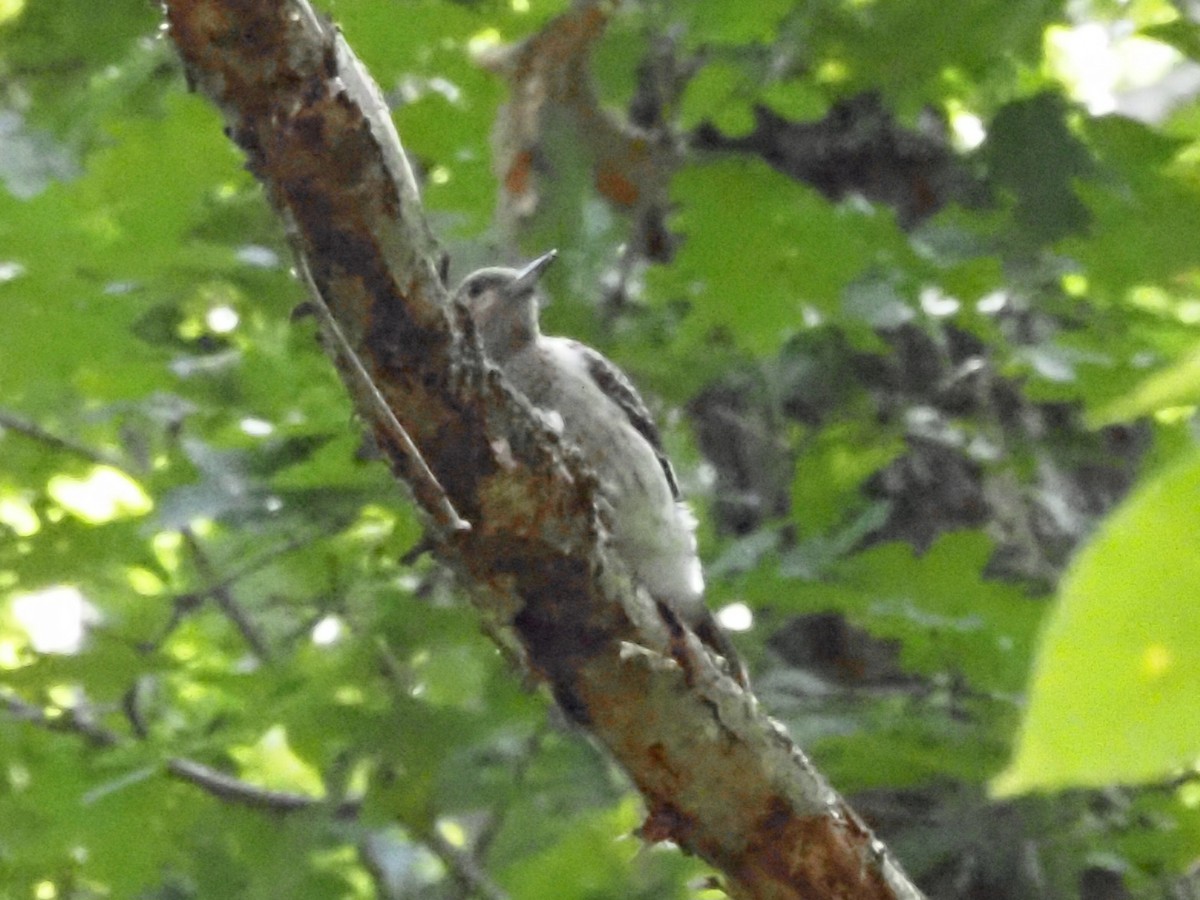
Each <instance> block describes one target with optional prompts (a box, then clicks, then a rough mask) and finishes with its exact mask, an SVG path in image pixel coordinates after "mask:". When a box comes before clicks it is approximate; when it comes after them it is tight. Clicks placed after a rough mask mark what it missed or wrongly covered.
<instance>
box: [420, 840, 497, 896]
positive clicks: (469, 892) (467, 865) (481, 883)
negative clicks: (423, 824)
mask: <svg viewBox="0 0 1200 900" xmlns="http://www.w3.org/2000/svg"><path fill="white" fill-rule="evenodd" d="M419 838H420V840H421V843H423V844H424V845H425V846H426V847H428V848H429V849H430V851H431V852H432V853H433V855H434V856H436V857H437V858H438V859H440V860H441V861H442V863H443V864H444V865H445V866H446V869H447V870H448V871H449V872H450V877H451V878H453V879H454V880H455V881H456V882H457V883H458V886H459V887H461V888H462V889H463V892H464V893H465V895H466V896H468V897H479V898H480V900H508V894H507V893H505V892H504V891H503V890H502V889H501V888H500V886H499V885H497V884H496V883H495V882H494V881H492V879H491V878H490V877H489V876H488V874H487V872H485V871H484V870H483V868H482V867H481V866H480V865H479V861H478V860H477V859H476V858H475V857H474V856H472V855H471V854H470V853H467V852H466V851H465V850H463V849H462V848H461V847H456V846H454V845H453V844H452V843H450V842H449V841H448V840H446V839H445V838H444V837H443V836H442V835H441V834H439V833H438V830H437V828H431V829H429V830H428V831H427V832H426V833H424V834H421V835H419Z"/></svg>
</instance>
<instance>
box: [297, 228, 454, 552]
mask: <svg viewBox="0 0 1200 900" xmlns="http://www.w3.org/2000/svg"><path fill="white" fill-rule="evenodd" d="M296 272H297V274H298V276H299V278H300V280H301V281H302V282H303V283H304V284H305V286H306V287H307V288H308V293H309V295H310V296H311V297H312V298H313V303H312V309H313V311H314V312H315V314H316V316H317V321H318V322H320V324H321V329H322V330H323V331H324V332H325V334H326V335H328V336H329V338H330V339H331V340H332V341H333V343H334V346H335V347H336V352H337V355H338V356H339V357H340V358H341V360H342V361H343V363H344V365H345V367H346V369H347V370H348V371H349V373H350V376H351V378H352V380H353V382H354V385H355V387H356V388H357V389H358V391H359V392H360V393H361V394H362V396H364V397H365V398H366V400H367V405H368V407H369V408H370V410H371V413H372V419H373V421H374V423H375V425H376V427H377V429H378V431H379V432H382V434H384V435H385V436H386V437H387V438H388V439H389V440H390V441H391V442H392V443H393V445H394V449H393V451H392V452H391V453H388V454H387V457H388V460H389V461H390V462H392V464H393V465H394V466H395V467H396V469H397V470H398V471H397V474H398V475H399V476H400V477H401V478H403V479H404V481H405V482H406V483H407V484H408V485H409V487H410V488H411V489H412V492H413V494H414V495H416V498H417V503H418V504H419V505H420V507H421V509H423V510H425V511H426V512H427V513H428V514H429V516H430V518H432V519H433V521H434V524H435V525H436V526H437V528H438V530H439V531H440V532H441V533H442V536H443V537H450V536H452V535H454V534H462V533H463V532H467V531H470V530H471V526H470V525H469V524H468V523H467V522H465V521H464V520H463V519H462V518H461V517H460V516H459V514H458V511H457V510H455V508H454V504H452V503H451V502H450V498H449V497H447V496H446V490H445V488H443V487H442V485H441V483H440V482H439V481H438V480H437V476H436V475H434V474H433V472H432V471H431V470H430V468H429V465H428V464H427V463H426V462H425V457H423V456H422V455H421V451H420V450H418V449H417V445H416V444H415V443H413V439H412V437H411V436H409V433H408V431H406V430H405V428H404V426H403V425H401V424H400V420H399V419H397V418H396V414H395V413H394V412H392V408H391V407H390V406H388V402H387V400H386V399H384V396H383V394H381V393H380V392H379V387H378V386H377V385H376V383H375V380H374V379H373V378H372V377H371V374H370V373H369V372H368V371H367V369H366V367H365V366H364V365H363V363H362V359H361V358H360V357H359V355H358V354H357V353H355V352H354V348H353V347H351V346H350V342H349V341H348V340H346V335H345V334H344V333H343V332H342V327H341V326H340V325H338V323H337V319H335V318H334V317H333V314H332V313H331V312H330V311H329V306H328V304H326V302H325V298H324V297H323V296H322V295H321V289H320V288H319V287H317V283H316V282H315V281H314V280H313V277H312V272H310V271H309V268H308V263H307V262H306V261H305V258H304V255H303V253H299V252H297V254H296Z"/></svg>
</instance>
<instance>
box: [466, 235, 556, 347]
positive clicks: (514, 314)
mask: <svg viewBox="0 0 1200 900" xmlns="http://www.w3.org/2000/svg"><path fill="white" fill-rule="evenodd" d="M557 256H558V251H557V250H551V251H550V252H549V253H545V254H543V255H541V256H539V257H538V258H537V259H535V260H534V261H533V262H531V263H529V264H528V265H526V266H525V267H523V268H520V269H507V268H503V267H500V266H493V267H489V268H486V269H478V270H476V271H474V272H472V273H471V274H470V275H468V276H467V277H466V278H464V279H463V280H462V284H460V285H459V286H458V290H456V291H455V292H454V299H455V300H457V301H460V302H462V303H465V304H466V306H467V308H468V309H469V310H470V311H471V317H472V318H473V319H474V320H475V327H476V328H478V329H479V335H480V337H481V338H482V339H483V349H484V350H485V351H486V352H487V355H488V356H489V357H490V358H491V359H492V361H493V362H496V363H499V362H502V361H503V360H504V359H506V358H507V357H509V356H511V355H512V354H513V353H516V352H517V351H518V350H520V349H521V348H522V347H525V346H526V345H528V344H529V343H530V342H531V341H533V340H535V339H536V338H537V336H538V306H537V286H538V281H539V280H540V279H541V277H542V273H543V272H545V271H546V267H547V266H549V265H550V263H552V262H554V260H555V258H556V257H557Z"/></svg>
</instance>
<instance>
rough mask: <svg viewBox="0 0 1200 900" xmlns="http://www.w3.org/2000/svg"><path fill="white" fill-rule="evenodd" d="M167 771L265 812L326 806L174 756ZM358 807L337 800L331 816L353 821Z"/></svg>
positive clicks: (220, 796) (356, 803) (314, 799)
mask: <svg viewBox="0 0 1200 900" xmlns="http://www.w3.org/2000/svg"><path fill="white" fill-rule="evenodd" d="M167 771H168V772H170V773H171V774H172V775H174V776H175V777H176V778H179V779H181V780H183V781H187V782H189V783H191V784H194V785H196V786H197V787H199V788H201V789H202V790H204V792H205V793H207V794H211V795H212V796H214V797H216V798H218V799H220V800H226V801H228V802H230V803H236V804H238V805H239V806H246V807H249V808H251V809H259V810H262V811H264V812H271V813H293V812H302V811H303V810H306V809H312V808H313V807H317V806H327V805H328V803H327V801H325V800H323V799H322V798H320V797H311V796H309V795H308V794H297V793H293V792H292V791H276V790H271V789H270V788H264V787H259V786H258V785H256V784H250V783H248V782H245V781H242V780H241V779H240V778H234V777H233V776H232V775H227V774H226V773H224V772H222V771H221V770H220V769H214V768H213V767H212V766H206V765H205V764H204V763H200V762H196V761H195V760H193V759H183V758H182V757H173V758H171V759H169V760H167ZM361 808H362V801H361V800H358V799H344V800H340V801H338V802H337V803H336V804H334V805H333V806H332V807H331V809H332V811H333V814H334V815H335V816H337V817H338V818H342V819H353V818H355V817H356V816H357V815H358V813H359V810H360V809H361Z"/></svg>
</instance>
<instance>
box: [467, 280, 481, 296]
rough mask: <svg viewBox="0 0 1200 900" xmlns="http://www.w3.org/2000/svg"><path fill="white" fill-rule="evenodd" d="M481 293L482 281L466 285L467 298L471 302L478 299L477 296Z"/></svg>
mask: <svg viewBox="0 0 1200 900" xmlns="http://www.w3.org/2000/svg"><path fill="white" fill-rule="evenodd" d="M482 293H483V282H482V281H472V282H471V283H470V284H468V285H467V296H468V297H470V298H471V299H472V300H475V299H478V297H479V295H480V294H482Z"/></svg>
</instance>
